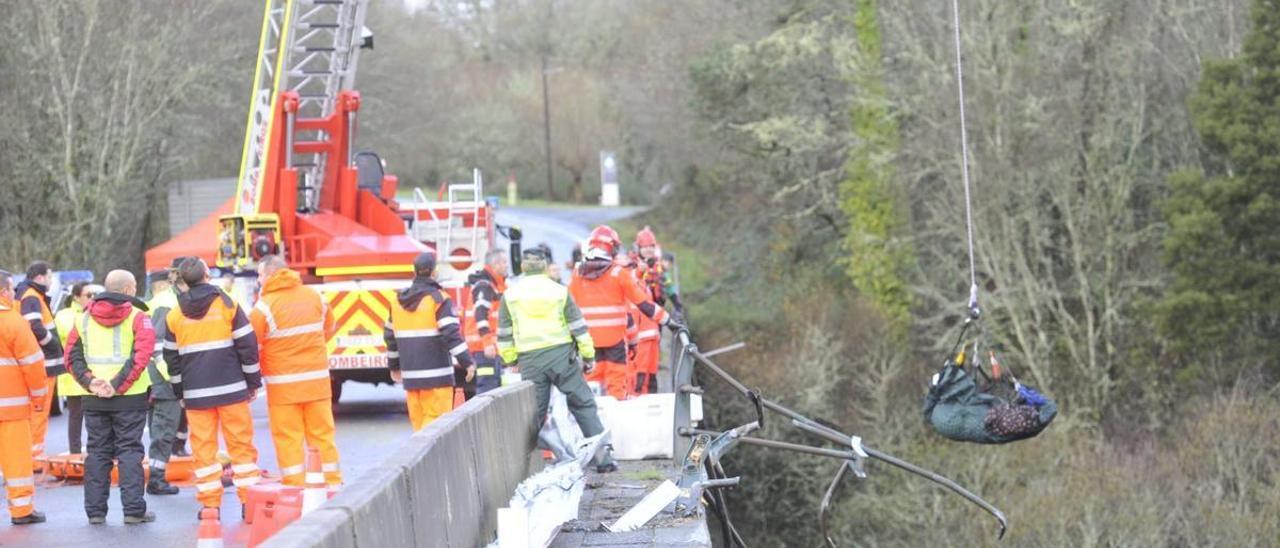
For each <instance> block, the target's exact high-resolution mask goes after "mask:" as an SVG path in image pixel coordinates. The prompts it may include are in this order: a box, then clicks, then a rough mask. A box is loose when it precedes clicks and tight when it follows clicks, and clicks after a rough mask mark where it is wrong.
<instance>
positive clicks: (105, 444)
mask: <svg viewBox="0 0 1280 548" xmlns="http://www.w3.org/2000/svg"><path fill="white" fill-rule="evenodd" d="M84 422H85V427H86V429H87V430H88V431H89V454H88V456H86V457H85V459H84V512H85V514H86V515H88V516H89V517H95V516H104V517H105V516H106V515H107V499H108V498H110V496H111V467H112V460H113V459H114V460H118V461H119V463H120V464H119V467H120V505H121V506H123V507H124V515H126V516H141V515H143V514H145V513H146V512H147V501H146V500H145V499H143V497H142V490H143V487H144V483H145V482H144V481H143V479H142V478H143V476H142V429H143V427H144V426H146V424H147V410H146V409H138V410H127V411H100V410H95V409H85V410H84Z"/></svg>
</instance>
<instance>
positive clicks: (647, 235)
mask: <svg viewBox="0 0 1280 548" xmlns="http://www.w3.org/2000/svg"><path fill="white" fill-rule="evenodd" d="M657 245H658V237H657V236H654V235H653V230H652V229H650V228H649V227H648V226H645V227H644V229H642V230H640V232H638V233H636V247H647V246H655V247H656V246H657Z"/></svg>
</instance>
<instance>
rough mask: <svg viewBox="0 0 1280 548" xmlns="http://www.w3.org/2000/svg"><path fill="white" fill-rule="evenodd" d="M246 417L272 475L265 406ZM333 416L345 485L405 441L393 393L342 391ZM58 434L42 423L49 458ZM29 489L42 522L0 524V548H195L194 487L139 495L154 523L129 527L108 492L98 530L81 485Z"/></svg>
mask: <svg viewBox="0 0 1280 548" xmlns="http://www.w3.org/2000/svg"><path fill="white" fill-rule="evenodd" d="M252 409H253V418H254V421H253V428H254V442H255V445H256V446H257V448H258V465H259V466H260V467H262V468H263V469H265V470H269V471H271V472H272V473H275V472H276V471H277V470H278V467H277V466H276V460H275V458H276V457H275V448H274V447H273V445H272V443H271V431H270V430H269V427H268V425H267V408H266V398H265V397H263V398H259V399H258V400H257V401H256V402H254V404H253V406H252ZM335 415H336V421H337V428H338V448H339V451H340V452H341V454H342V460H341V466H342V472H343V474H344V479H345V480H346V481H347V482H352V481H359V479H360V475H361V474H362V473H364V472H365V471H367V470H368V469H369V468H370V467H372V466H376V465H377V463H378V462H381V461H382V460H383V459H384V458H386V456H387V452H388V448H394V447H398V446H399V445H400V444H401V442H403V440H405V439H407V438H408V437H409V435H410V434H412V429H411V428H410V426H409V418H408V415H407V414H406V411H405V408H404V391H403V390H402V389H400V388H399V387H398V386H395V387H393V386H387V385H380V386H373V385H367V384H355V383H347V384H346V386H345V387H344V389H343V394H342V403H340V404H339V405H338V406H337V408H335ZM66 432H67V416H66V415H65V414H64V415H62V416H60V417H52V418H51V419H50V424H49V435H48V439H47V442H46V443H47V450H48V451H49V452H50V454H58V453H62V452H64V451H66V450H67V434H66ZM144 437H145V436H144ZM144 445H145V441H144ZM37 482H38V483H37V486H36V497H35V500H36V508H38V509H39V510H41V511H42V512H44V513H45V514H46V515H47V516H48V518H49V521H48V522H46V523H43V524H40V525H29V526H23V527H14V526H12V525H9V523H8V520H7V519H6V520H3V521H0V546H88V545H93V546H96V547H101V548H114V547H136V546H139V545H141V546H187V545H193V544H194V542H195V538H196V527H197V525H198V523H197V521H196V517H195V516H196V512H197V511H199V508H200V505H199V504H198V503H197V502H196V499H195V488H194V487H183V488H182V492H181V493H179V494H177V495H173V496H153V495H147V507H148V509H149V510H151V511H153V512H155V513H156V521H155V522H154V523H149V524H146V525H130V526H125V525H124V523H123V516H122V514H121V511H120V500H119V497H118V491H117V490H116V489H114V488H113V489H112V500H111V511H110V514H108V516H107V523H106V525H89V522H88V519H87V518H86V516H85V513H84V498H83V497H84V490H83V486H82V484H80V483H79V482H63V481H58V480H56V479H54V478H52V477H44V478H39V479H37ZM222 507H223V514H224V515H227V516H234V515H236V514H238V513H239V507H240V503H239V501H238V500H237V499H236V496H235V490H234V489H233V488H228V489H227V490H226V492H225V494H224V495H223V502H222ZM222 533H223V537H224V538H225V539H226V542H227V544H228V545H229V546H232V545H241V546H243V545H245V544H246V543H247V542H248V538H249V530H248V528H247V527H241V524H240V523H239V522H238V521H237V520H234V519H226V520H223V530H222Z"/></svg>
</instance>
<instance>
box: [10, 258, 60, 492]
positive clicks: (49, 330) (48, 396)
mask: <svg viewBox="0 0 1280 548" xmlns="http://www.w3.org/2000/svg"><path fill="white" fill-rule="evenodd" d="M51 281H53V267H51V266H49V263H47V262H44V261H36V262H34V263H31V266H28V267H27V279H25V280H23V281H22V283H20V284H18V290H17V292H18V295H19V299H21V301H22V304H21V310H22V318H23V319H25V320H27V322H28V324H30V326H31V333H33V334H35V336H36V342H38V343H40V349H41V350H43V351H44V374H45V385H46V386H45V394H44V400H43V401H41V402H40V409H41V410H40V411H36V412H34V413H32V414H31V457H32V459H40V458H41V457H43V456H44V438H45V434H46V433H48V431H49V407H50V406H52V405H53V389H54V387H55V386H56V385H57V378H58V375H60V374H62V373H65V372H66V368H65V365H64V363H63V356H62V340H61V339H59V338H58V328H57V327H56V326H55V325H54V323H53V312H51V311H50V310H49V304H50V303H49V282H51ZM35 468H36V470H43V469H44V466H43V465H42V464H36V465H35Z"/></svg>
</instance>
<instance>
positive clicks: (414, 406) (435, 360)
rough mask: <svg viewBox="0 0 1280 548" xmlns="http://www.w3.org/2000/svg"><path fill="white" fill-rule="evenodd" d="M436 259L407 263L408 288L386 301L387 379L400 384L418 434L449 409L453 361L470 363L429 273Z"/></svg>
mask: <svg viewBox="0 0 1280 548" xmlns="http://www.w3.org/2000/svg"><path fill="white" fill-rule="evenodd" d="M435 270H436V256H435V254H434V253H431V252H425V253H422V254H420V255H418V257H417V259H414V261H413V274H414V278H413V284H412V285H410V286H409V287H408V288H406V289H404V290H401V291H400V292H399V293H398V294H397V295H396V298H395V299H393V300H392V301H391V318H390V320H389V321H388V322H387V325H386V328H385V329H384V331H383V333H384V335H383V336H384V337H385V338H386V342H387V367H389V368H390V369H391V379H392V380H394V381H395V382H399V383H403V384H404V390H405V394H406V398H407V400H408V401H407V403H408V406H409V422H411V423H413V430H414V431H415V432H416V431H418V430H421V429H422V428H423V427H425V426H426V425H428V424H431V421H433V420H436V419H437V418H439V417H440V415H443V414H445V413H446V412H448V411H449V410H450V409H452V408H453V372H454V371H453V364H452V363H451V362H452V361H453V360H457V361H458V363H459V364H461V366H462V367H464V368H470V367H472V365H473V362H472V361H471V355H470V354H469V353H468V352H467V342H466V341H465V340H463V338H462V330H461V329H460V328H459V327H460V326H459V325H458V317H457V316H455V315H454V313H453V303H452V302H450V301H449V298H448V297H445V295H444V292H443V291H442V290H441V287H440V284H439V282H436V280H435V278H433V277H432V274H433V273H434V272H435Z"/></svg>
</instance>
